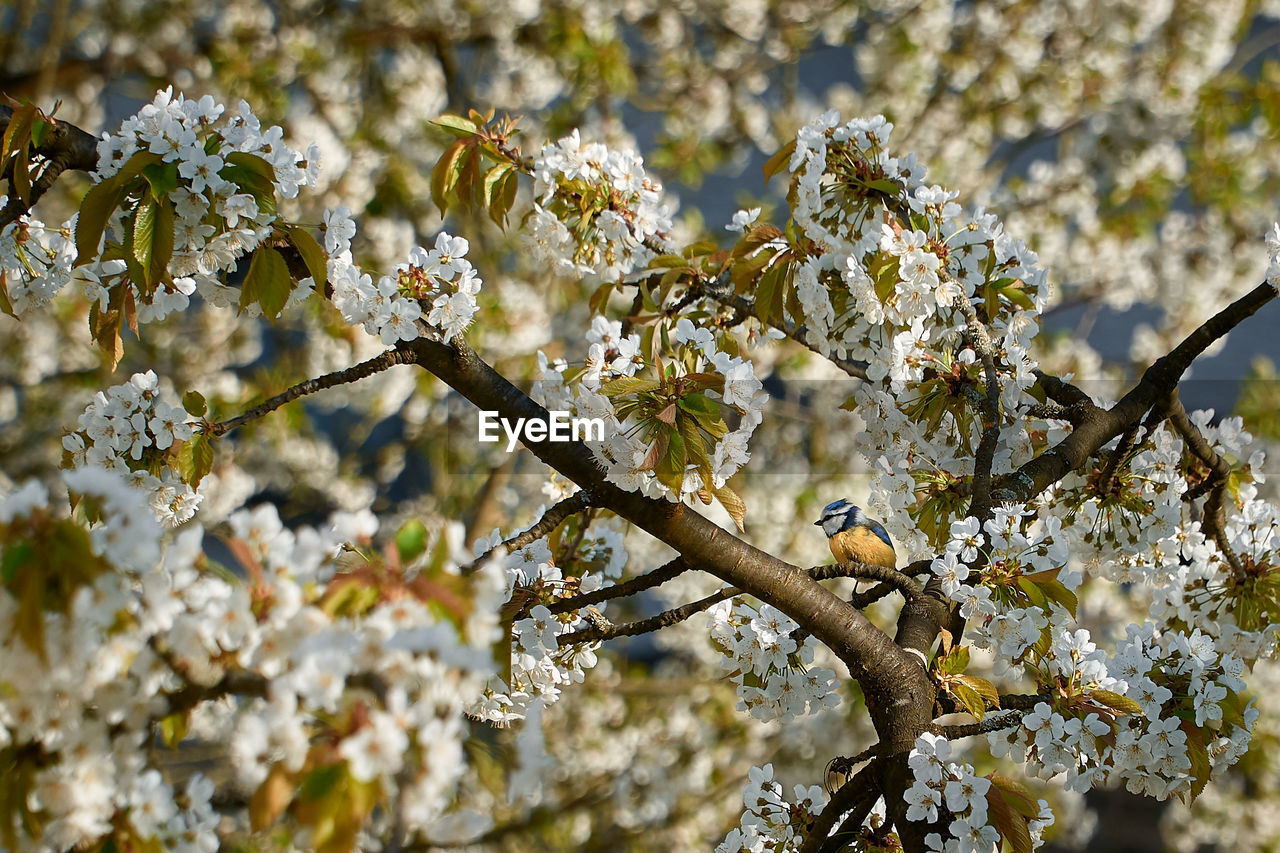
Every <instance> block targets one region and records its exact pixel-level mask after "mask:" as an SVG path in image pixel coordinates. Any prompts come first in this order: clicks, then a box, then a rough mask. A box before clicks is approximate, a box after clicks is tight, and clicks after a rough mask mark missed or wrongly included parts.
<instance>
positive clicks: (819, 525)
mask: <svg viewBox="0 0 1280 853" xmlns="http://www.w3.org/2000/svg"><path fill="white" fill-rule="evenodd" d="M813 526H814V527H821V526H822V522H821V521H815V522H814V523H813Z"/></svg>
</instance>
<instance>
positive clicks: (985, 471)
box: [960, 298, 1000, 521]
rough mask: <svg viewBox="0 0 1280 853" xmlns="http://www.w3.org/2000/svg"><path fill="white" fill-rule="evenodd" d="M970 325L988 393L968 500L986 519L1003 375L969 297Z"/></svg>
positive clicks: (965, 304)
mask: <svg viewBox="0 0 1280 853" xmlns="http://www.w3.org/2000/svg"><path fill="white" fill-rule="evenodd" d="M960 311H961V313H962V314H964V317H965V323H966V325H967V329H966V332H965V337H967V338H968V339H969V345H970V346H971V347H973V351H974V352H975V353H977V355H978V358H980V359H981V360H982V372H983V376H984V377H985V378H986V384H987V393H986V397H985V399H984V400H983V403H982V407H981V412H980V414H981V415H982V439H981V440H980V441H979V443H978V450H977V453H975V454H974V457H973V499H972V500H971V501H970V502H969V513H968V514H969V515H970V516H972V517H974V518H976V519H978V520H979V521H984V520H986V518H987V517H988V516H989V515H990V514H991V466H992V465H993V464H994V462H995V458H996V445H997V444H998V443H999V441H1000V377H999V374H997V373H996V356H995V345H994V344H993V343H992V342H991V333H990V332H989V331H988V330H987V327H986V326H985V325H983V324H982V322H981V321H980V320H979V319H978V312H977V311H975V310H974V308H973V303H972V302H970V301H969V300H968V299H967V298H964V299H961V300H960Z"/></svg>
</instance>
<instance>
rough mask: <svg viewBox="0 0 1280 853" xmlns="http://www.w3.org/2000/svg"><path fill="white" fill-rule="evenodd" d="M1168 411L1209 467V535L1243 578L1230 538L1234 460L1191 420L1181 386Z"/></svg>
mask: <svg viewBox="0 0 1280 853" xmlns="http://www.w3.org/2000/svg"><path fill="white" fill-rule="evenodd" d="M1165 410H1166V412H1167V413H1168V416H1169V423H1170V424H1172V425H1173V428H1174V429H1175V430H1177V431H1178V434H1179V435H1181V436H1182V440H1183V441H1184V442H1185V443H1186V445H1187V449H1188V450H1190V451H1191V452H1192V453H1193V454H1195V456H1196V458H1197V459H1199V460H1200V461H1201V462H1203V463H1204V464H1205V465H1207V466H1209V476H1208V477H1207V478H1206V479H1205V482H1206V483H1208V484H1209V485H1208V489H1209V497H1208V499H1207V500H1205V502H1204V522H1203V526H1204V529H1205V531H1206V532H1207V533H1208V534H1209V537H1210V538H1211V539H1213V541H1214V543H1215V544H1217V546H1218V550H1219V551H1221V552H1222V556H1223V557H1224V558H1225V559H1226V561H1227V564H1228V565H1230V566H1231V573H1232V574H1233V575H1234V576H1235V577H1236V579H1237V580H1240V579H1243V578H1244V577H1245V570H1244V566H1242V565H1241V564H1240V558H1239V557H1238V556H1237V555H1236V553H1235V551H1233V550H1232V548H1231V544H1230V543H1229V542H1228V541H1227V531H1226V521H1227V519H1226V509H1225V505H1224V500H1225V498H1226V493H1227V483H1228V482H1229V481H1230V479H1231V463H1229V462H1228V461H1227V460H1226V459H1223V458H1222V455H1221V454H1219V453H1218V452H1217V451H1216V450H1214V449H1213V445H1211V444H1209V441H1208V439H1206V438H1205V437H1204V433H1202V432H1200V430H1199V429H1198V428H1197V427H1196V425H1195V424H1193V423H1192V422H1191V418H1190V417H1189V416H1188V415H1187V410H1186V407H1184V406H1183V405H1182V400H1181V399H1179V397H1178V389H1177V388H1174V389H1173V391H1172V392H1170V394H1169V397H1168V399H1167V400H1166V401H1165Z"/></svg>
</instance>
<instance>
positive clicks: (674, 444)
mask: <svg viewBox="0 0 1280 853" xmlns="http://www.w3.org/2000/svg"><path fill="white" fill-rule="evenodd" d="M669 432H670V438H669V440H668V442H667V452H666V453H664V454H663V455H662V458H661V459H659V460H658V465H657V467H656V468H655V469H654V473H655V474H656V475H657V476H658V481H659V482H660V483H662V484H663V485H664V486H666V487H667V488H668V489H670V490H671V491H673V492H675V493H676V494H679V493H680V486H681V485H682V484H683V483H684V468H685V452H684V439H683V438H681V437H680V434H679V433H678V432H675V431H674V430H670V431H669Z"/></svg>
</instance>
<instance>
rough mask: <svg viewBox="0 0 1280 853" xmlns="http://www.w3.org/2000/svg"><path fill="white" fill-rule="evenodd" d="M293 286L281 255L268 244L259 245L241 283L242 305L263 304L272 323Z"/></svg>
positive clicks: (263, 309)
mask: <svg viewBox="0 0 1280 853" xmlns="http://www.w3.org/2000/svg"><path fill="white" fill-rule="evenodd" d="M292 290H293V279H292V278H291V277H290V275H289V265H288V264H287V263H285V260H284V256H283V255H281V254H280V253H279V252H278V251H276V250H275V249H273V248H271V247H270V246H259V247H258V248H257V249H256V250H255V251H254V253H253V260H252V261H250V263H249V274H248V275H246V276H245V277H244V283H243V284H242V285H241V286H240V307H241V309H244V308H246V307H248V306H249V305H251V304H252V303H254V302H257V303H258V304H259V305H261V306H262V313H263V316H265V317H266V318H267V319H268V320H270V321H271V322H273V323H274V322H275V320H276V318H277V317H279V316H280V312H281V311H282V310H284V306H285V303H286V302H288V301H289V293H290V292H291V291H292Z"/></svg>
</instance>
